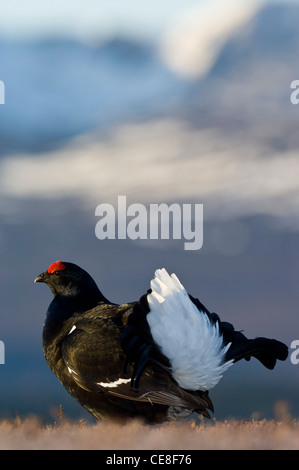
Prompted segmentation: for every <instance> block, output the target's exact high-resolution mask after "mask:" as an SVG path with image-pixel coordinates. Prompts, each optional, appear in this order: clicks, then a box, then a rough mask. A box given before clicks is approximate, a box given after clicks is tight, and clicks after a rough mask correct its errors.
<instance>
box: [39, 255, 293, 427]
mask: <svg viewBox="0 0 299 470" xmlns="http://www.w3.org/2000/svg"><path fill="white" fill-rule="evenodd" d="M34 282H44V283H46V284H48V286H49V287H50V289H51V291H52V293H53V296H54V299H53V300H52V302H51V303H50V306H49V308H48V311H47V315H46V320H45V323H44V329H43V349H44V355H45V358H46V361H47V363H48V365H49V367H50V369H51V370H52V372H53V373H54V374H55V375H56V376H57V378H58V379H59V381H60V382H61V383H62V385H63V386H64V387H65V388H66V390H67V391H68V392H69V393H70V394H71V395H72V396H73V397H74V398H75V399H76V400H77V401H78V402H79V403H80V404H81V405H82V406H83V407H84V408H85V409H86V410H88V411H89V412H90V413H91V414H92V415H93V416H94V417H95V418H97V419H103V418H111V419H116V420H126V419H128V418H134V417H138V418H141V419H143V420H144V422H146V423H151V424H154V423H161V422H164V421H167V420H175V419H180V418H185V417H187V416H189V415H190V414H191V413H192V412H197V413H200V414H202V415H204V416H206V417H209V412H208V410H211V411H212V412H213V411H214V410H213V404H212V402H211V399H210V398H209V394H208V393H209V390H210V389H211V388H212V387H214V386H215V385H216V384H217V383H218V381H219V380H220V379H221V377H222V375H223V373H224V372H225V370H226V369H228V368H229V367H230V366H231V365H232V364H233V363H234V362H236V361H239V360H240V359H246V360H249V359H250V357H255V358H256V359H258V360H259V361H260V362H261V363H262V364H263V365H264V366H265V367H267V368H268V369H273V368H274V366H275V364H276V361H277V359H279V360H281V361H284V360H285V359H286V358H287V356H288V348H287V346H286V345H285V344H283V343H281V342H280V341H277V340H275V339H267V338H255V339H247V338H246V337H245V336H244V334H243V333H241V332H239V331H236V330H235V329H234V327H233V326H232V325H231V324H230V323H227V322H223V321H221V320H220V318H219V316H218V315H217V314H216V313H210V312H209V311H208V310H207V309H206V308H205V307H204V305H203V304H202V303H201V302H200V301H199V300H197V299H195V298H193V297H192V296H191V295H189V294H188V293H187V292H186V290H185V289H184V287H183V286H182V284H181V283H180V281H179V280H178V278H177V277H176V276H175V274H172V275H171V276H170V275H169V274H168V273H167V271H166V270H165V269H158V270H157V271H156V272H155V278H154V279H153V280H152V281H151V286H150V289H149V290H148V291H147V293H146V294H145V295H143V296H142V297H141V298H140V300H139V301H136V302H130V303H127V304H123V305H117V304H114V303H111V302H109V301H108V300H107V299H106V298H105V297H104V296H103V294H102V293H101V292H100V290H99V289H98V287H97V285H96V283H95V282H94V280H93V279H92V278H91V276H90V275H89V274H88V273H87V272H86V271H85V270H83V269H82V268H80V267H79V266H77V265H75V264H73V263H69V262H64V261H56V262H55V263H53V264H51V265H50V267H49V268H48V269H47V270H46V271H45V272H43V273H42V274H40V275H39V276H38V277H37V278H36V279H35V281H34Z"/></svg>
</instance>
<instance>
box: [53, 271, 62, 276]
mask: <svg viewBox="0 0 299 470" xmlns="http://www.w3.org/2000/svg"><path fill="white" fill-rule="evenodd" d="M53 274H55V276H60V275H61V274H62V272H61V271H54V273H53Z"/></svg>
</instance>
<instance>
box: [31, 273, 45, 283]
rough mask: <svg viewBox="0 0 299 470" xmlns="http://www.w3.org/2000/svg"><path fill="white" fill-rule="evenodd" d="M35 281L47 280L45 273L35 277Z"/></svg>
mask: <svg viewBox="0 0 299 470" xmlns="http://www.w3.org/2000/svg"><path fill="white" fill-rule="evenodd" d="M34 282H45V273H41V274H40V275H39V276H37V277H36V278H35V279H34Z"/></svg>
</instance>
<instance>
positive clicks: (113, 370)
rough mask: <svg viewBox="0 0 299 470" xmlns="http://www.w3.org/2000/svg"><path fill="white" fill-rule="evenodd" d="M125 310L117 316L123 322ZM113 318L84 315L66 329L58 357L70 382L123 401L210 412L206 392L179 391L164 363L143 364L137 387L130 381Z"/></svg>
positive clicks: (130, 369)
mask: <svg viewBox="0 0 299 470" xmlns="http://www.w3.org/2000/svg"><path fill="white" fill-rule="evenodd" d="M127 313H128V311H124V312H123V314H122V315H121V314H120V312H118V319H117V322H118V320H119V318H121V317H122V321H124V322H125V323H126V317H127ZM117 322H115V318H113V319H112V317H111V318H109V316H108V317H107V315H106V316H105V317H100V316H95V315H94V314H92V321H91V318H90V315H88V314H84V317H83V316H82V317H79V318H78V319H77V321H76V322H75V325H73V327H72V328H70V331H69V333H68V334H67V335H66V337H65V338H64V340H63V341H62V346H61V350H62V358H63V361H64V362H65V365H66V367H67V371H68V374H69V375H70V377H71V378H72V379H73V380H74V382H75V383H76V384H77V385H78V386H79V387H81V388H82V389H84V390H87V391H89V392H104V393H106V394H108V395H113V396H116V397H120V398H123V399H127V400H132V401H136V402H143V403H155V404H160V405H167V406H173V407H178V408H188V409H192V410H196V411H197V412H198V413H201V414H203V415H204V416H206V417H209V413H208V411H207V409H210V410H212V411H213V404H212V402H211V400H210V398H209V396H208V393H204V392H202V393H201V392H199V393H189V392H188V391H185V390H181V389H180V388H179V387H178V386H177V385H176V384H175V383H174V382H173V381H172V380H171V377H170V375H169V372H168V370H167V367H166V366H165V365H161V366H160V364H159V361H156V362H154V361H151V364H147V370H146V372H145V373H144V375H143V377H142V381H141V383H140V384H139V386H138V389H137V388H136V387H135V388H133V387H132V386H131V384H132V379H131V375H132V373H133V372H132V367H131V366H130V365H129V364H127V366H126V369H127V373H126V372H124V367H123V366H124V359H125V356H124V352H123V350H122V348H121V342H120V331H121V329H120V328H119V326H118V325H117V324H116V323H117Z"/></svg>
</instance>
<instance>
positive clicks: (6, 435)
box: [0, 417, 299, 450]
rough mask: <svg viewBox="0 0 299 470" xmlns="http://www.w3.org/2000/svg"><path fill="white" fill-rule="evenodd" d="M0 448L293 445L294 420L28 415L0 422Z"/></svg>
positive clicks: (298, 438) (296, 442) (297, 438)
mask: <svg viewBox="0 0 299 470" xmlns="http://www.w3.org/2000/svg"><path fill="white" fill-rule="evenodd" d="M0 449H1V450H127V449H129V450H163V449H164V450H201V449H205V450H211V449H213V450H222V449H224V450H226V449H239V450H245V449H246V450H247V449H249V450H262V449H265V450H294V449H296V450H298V449H299V422H298V421H297V420H296V419H283V420H281V421H279V420H266V419H264V420H253V419H252V420H250V421H240V420H231V421H223V422H218V421H216V420H212V421H211V422H209V423H207V422H206V421H202V422H201V423H199V424H196V422H195V421H189V422H185V423H180V424H173V423H170V424H164V425H161V426H157V427H149V426H145V425H143V424H141V423H140V422H138V421H132V422H130V423H128V424H125V425H120V424H116V423H112V422H99V423H96V424H87V423H85V422H84V421H80V422H71V421H68V420H66V419H65V418H62V419H59V421H58V422H55V423H54V424H52V425H43V424H42V423H41V422H40V421H39V420H38V419H37V418H35V417H31V418H27V419H23V420H21V419H20V418H15V419H9V420H2V421H0Z"/></svg>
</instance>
